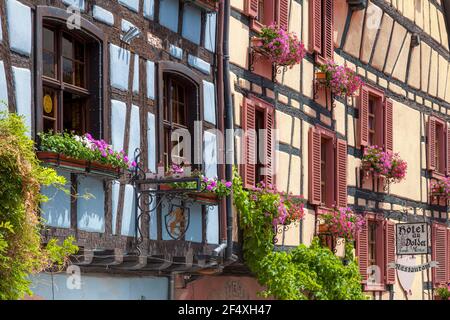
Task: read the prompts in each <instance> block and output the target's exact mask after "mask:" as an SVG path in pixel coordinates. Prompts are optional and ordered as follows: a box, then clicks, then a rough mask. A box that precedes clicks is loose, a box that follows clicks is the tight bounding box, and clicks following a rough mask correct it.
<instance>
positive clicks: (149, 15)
mask: <svg viewBox="0 0 450 320" xmlns="http://www.w3.org/2000/svg"><path fill="white" fill-rule="evenodd" d="M154 15H155V1H154V0H144V17H145V18H146V19H149V20H153V17H154Z"/></svg>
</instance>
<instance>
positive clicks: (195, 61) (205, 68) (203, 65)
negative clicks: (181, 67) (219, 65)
mask: <svg viewBox="0 0 450 320" xmlns="http://www.w3.org/2000/svg"><path fill="white" fill-rule="evenodd" d="M188 63H189V65H190V66H192V67H194V68H195V69H197V70H199V71H201V72H203V73H204V74H210V73H211V66H210V65H209V63H208V62H206V61H205V60H202V59H200V58H198V57H195V56H193V55H189V56H188Z"/></svg>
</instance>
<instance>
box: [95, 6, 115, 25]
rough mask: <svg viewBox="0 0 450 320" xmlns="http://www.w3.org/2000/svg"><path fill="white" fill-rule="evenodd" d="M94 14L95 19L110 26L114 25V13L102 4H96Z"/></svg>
mask: <svg viewBox="0 0 450 320" xmlns="http://www.w3.org/2000/svg"><path fill="white" fill-rule="evenodd" d="M92 15H93V16H94V19H95V20H97V21H100V22H103V23H105V24H107V25H109V26H113V25H114V14H113V13H112V12H109V11H108V10H106V9H103V8H102V7H100V6H94V9H93V11H92Z"/></svg>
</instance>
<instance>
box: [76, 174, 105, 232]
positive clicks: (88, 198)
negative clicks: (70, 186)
mask: <svg viewBox="0 0 450 320" xmlns="http://www.w3.org/2000/svg"><path fill="white" fill-rule="evenodd" d="M77 180H78V189H77V190H78V196H79V198H78V199H77V223H78V229H80V230H84V231H91V232H105V191H104V188H103V181H102V180H100V179H98V178H94V177H90V176H81V175H79V176H78V177H77Z"/></svg>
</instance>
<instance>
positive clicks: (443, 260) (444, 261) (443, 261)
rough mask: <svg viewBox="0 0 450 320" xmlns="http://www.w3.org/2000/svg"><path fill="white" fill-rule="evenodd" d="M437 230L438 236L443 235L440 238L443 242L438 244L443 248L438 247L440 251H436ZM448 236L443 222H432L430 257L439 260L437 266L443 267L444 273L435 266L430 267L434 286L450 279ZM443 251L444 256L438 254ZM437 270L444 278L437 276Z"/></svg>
mask: <svg viewBox="0 0 450 320" xmlns="http://www.w3.org/2000/svg"><path fill="white" fill-rule="evenodd" d="M438 232H440V233H441V234H440V236H442V235H444V238H443V239H441V240H443V242H444V243H441V244H439V245H440V246H443V248H444V249H443V250H442V247H440V252H439V253H438V247H437V245H438V243H437V240H438V239H437V234H438ZM449 236H450V231H449V229H447V226H446V225H445V224H442V223H436V222H435V223H433V224H432V225H431V259H432V260H433V261H438V262H439V268H444V272H443V273H444V275H442V272H440V271H441V270H442V269H441V270H437V269H436V268H433V269H432V282H433V286H434V287H435V288H436V287H438V286H440V285H444V284H447V283H448V280H450V269H449V268H450V248H449V245H450V239H449V238H448V237H449ZM442 251H443V252H445V256H444V257H442V256H439V257H438V254H439V255H441V253H442ZM438 272H440V274H441V276H442V277H444V278H445V279H439V278H437V275H438Z"/></svg>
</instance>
